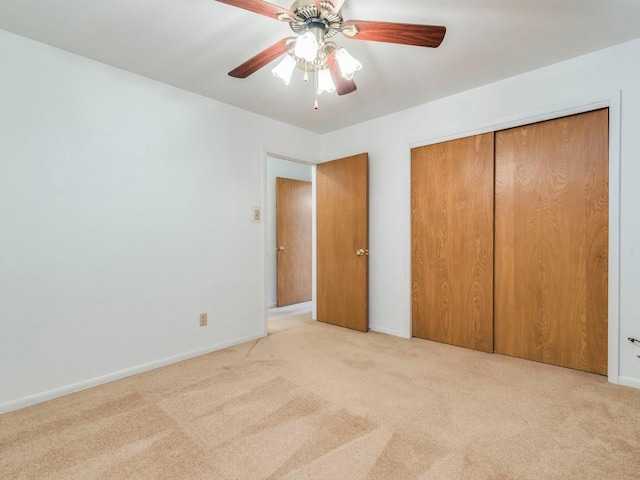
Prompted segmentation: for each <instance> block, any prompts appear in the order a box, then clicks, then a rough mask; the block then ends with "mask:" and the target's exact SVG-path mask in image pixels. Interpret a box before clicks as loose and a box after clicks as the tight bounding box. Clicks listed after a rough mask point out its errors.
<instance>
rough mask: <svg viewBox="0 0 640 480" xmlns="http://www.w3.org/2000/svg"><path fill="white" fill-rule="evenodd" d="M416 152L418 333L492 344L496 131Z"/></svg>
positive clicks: (478, 345)
mask: <svg viewBox="0 0 640 480" xmlns="http://www.w3.org/2000/svg"><path fill="white" fill-rule="evenodd" d="M411 160H412V161H411V202H412V205H411V216H412V223H411V226H412V297H413V298H412V321H413V335H414V336H416V337H421V338H426V339H429V340H435V341H438V342H444V343H450V344H453V345H459V346H463V347H468V348H473V349H476V350H482V351H485V352H493V183H494V182H493V133H488V134H485V135H478V136H475V137H469V138H462V139H459V140H453V141H450V142H444V143H439V144H436V145H428V146H426V147H421V148H416V149H414V150H412V159H411Z"/></svg>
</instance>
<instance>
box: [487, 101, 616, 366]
mask: <svg viewBox="0 0 640 480" xmlns="http://www.w3.org/2000/svg"><path fill="white" fill-rule="evenodd" d="M607 245H608V111H607V110H598V111H594V112H589V113H585V114H581V115H575V116H572V117H566V118H561V119H558V120H552V121H548V122H542V123H537V124H534V125H528V126H524V127H518V128H513V129H510V130H505V131H501V132H497V133H496V197H495V255H496V258H495V320H494V321H495V351H496V353H502V354H505V355H512V356H516V357H521V358H527V359H530V360H536V361H541V362H545V363H550V364H554V365H561V366H564V367H570V368H575V369H579V370H585V371H589V372H594V373H600V374H606V373H607V283H608V278H607V254H608V250H607Z"/></svg>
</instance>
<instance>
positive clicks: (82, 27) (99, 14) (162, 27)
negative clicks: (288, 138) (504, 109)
mask: <svg viewBox="0 0 640 480" xmlns="http://www.w3.org/2000/svg"><path fill="white" fill-rule="evenodd" d="M271 3H275V4H278V5H280V6H283V7H286V8H290V7H291V4H292V3H293V0H291V1H286V0H285V1H282V0H273V1H272V2H271ZM342 14H343V17H344V19H345V20H350V19H355V20H379V21H391V22H403V23H419V24H431V25H444V26H446V27H447V35H446V37H445V39H444V42H443V43H442V45H441V46H440V47H439V48H437V49H431V48H420V47H413V46H404V45H393V44H385V43H378V42H365V41H358V40H353V39H347V38H346V37H343V36H342V35H339V36H337V37H335V39H336V42H337V43H339V44H340V45H342V46H344V47H346V48H347V49H348V50H349V51H350V52H351V53H352V55H353V56H355V57H356V58H358V59H359V60H360V61H361V62H362V64H363V65H364V68H363V70H362V71H360V72H357V73H356V77H355V81H356V84H357V86H358V90H357V91H356V92H354V93H351V94H349V95H345V96H338V95H337V94H323V95H322V96H320V109H319V110H318V111H314V110H313V88H312V87H311V85H310V84H306V85H305V84H304V83H303V82H302V73H301V72H295V73H294V78H293V79H292V82H291V84H290V85H289V86H288V87H287V86H285V85H284V84H283V83H282V82H281V81H280V80H278V79H276V78H274V77H273V76H272V75H271V71H270V70H271V67H272V66H273V65H268V66H267V67H265V68H263V69H262V70H260V71H258V72H257V73H255V74H253V75H252V76H250V77H249V78H247V79H244V80H239V79H235V78H231V77H229V76H228V75H227V72H228V71H230V70H231V69H233V68H235V67H236V66H238V65H239V64H240V63H242V62H244V61H245V60H248V59H249V58H250V57H252V56H253V55H255V54H256V53H258V52H259V51H261V50H263V49H264V48H266V47H268V46H270V45H271V44H273V43H274V42H276V41H277V40H279V39H281V38H283V37H286V36H289V35H291V34H292V32H291V30H290V28H289V26H288V25H287V24H286V23H284V22H278V21H276V20H272V19H269V18H267V17H264V16H262V15H258V14H255V13H252V12H249V11H246V10H242V9H239V8H235V7H232V6H229V5H226V4H223V3H219V2H216V1H214V0H48V1H43V0H0V28H1V29H4V30H7V31H9V32H13V33H16V34H19V35H23V36H25V37H28V38H32V39H34V40H37V41H40V42H43V43H47V44H50V45H53V46H55V47H58V48H61V49H64V50H68V51H70V52H73V53H76V54H79V55H82V56H85V57H88V58H91V59H94V60H97V61H99V62H103V63H106V64H109V65H113V66H116V67H119V68H122V69H124V70H128V71H130V72H134V73H138V74H140V75H144V76H145V77H149V78H153V79H155V80H159V81H161V82H165V83H168V84H170V85H174V86H176V87H180V88H183V89H185V90H189V91H191V92H195V93H198V94H201V95H204V96H207V97H211V98H214V99H216V100H220V101H222V102H225V103H229V104H232V105H236V106H238V107H240V108H243V109H246V110H250V111H252V112H256V113H259V114H261V115H265V116H267V117H271V118H274V119H277V120H281V121H283V122H286V123H289V124H292V125H297V126H299V127H302V128H305V129H307V130H311V131H315V132H318V133H326V132H330V131H333V130H337V129H340V128H343V127H346V126H349V125H353V124H356V123H360V122H363V121H366V120H370V119H372V118H376V117H379V116H382V115H386V114H389V113H392V112H396V111H399V110H402V109H405V108H408V107H411V106H414V105H419V104H421V103H425V102H427V101H430V100H434V99H437V98H441V97H445V96H448V95H451V94H454V93H456V92H461V91H464V90H468V89H470V88H473V87H477V86H480V85H483V84H487V83H490V82H493V81H496V80H499V79H502V78H506V77H510V76H513V75H515V74H518V73H522V72H525V71H529V70H533V69H535V68H538V67H541V66H544V65H549V64H552V63H555V62H558V61H561V60H564V59H567V58H571V57H575V56H578V55H581V54H584V53H588V52H591V51H594V50H599V49H602V48H605V47H608V46H611V45H615V44H617V43H621V42H625V41H627V40H631V39H634V38H638V37H640V1H637V0H535V1H534V0H347V1H346V2H345V4H344V7H343V10H342ZM629 61H634V62H637V61H638V59H629ZM275 63H277V61H276V62H274V64H275ZM0 65H1V63H0Z"/></svg>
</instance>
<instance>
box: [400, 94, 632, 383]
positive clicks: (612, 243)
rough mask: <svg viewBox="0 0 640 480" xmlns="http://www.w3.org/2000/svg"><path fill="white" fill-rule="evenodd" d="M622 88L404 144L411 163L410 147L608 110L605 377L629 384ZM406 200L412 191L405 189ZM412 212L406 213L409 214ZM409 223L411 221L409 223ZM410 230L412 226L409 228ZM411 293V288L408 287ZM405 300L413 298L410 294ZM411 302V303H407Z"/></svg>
mask: <svg viewBox="0 0 640 480" xmlns="http://www.w3.org/2000/svg"><path fill="white" fill-rule="evenodd" d="M621 95H622V92H621V90H613V91H609V92H603V93H601V94H598V95H589V96H581V97H576V98H573V99H569V100H567V101H566V102H563V103H562V104H556V105H550V106H547V107H544V108H541V109H538V110H534V111H527V112H524V113H521V114H517V115H513V116H511V117H506V118H501V119H495V120H491V121H488V122H483V123H481V124H479V125H475V126H471V127H469V128H467V129H465V130H453V131H451V132H450V133H448V134H446V135H440V136H438V137H431V138H427V139H418V140H414V141H410V142H408V143H407V152H408V153H407V155H406V157H407V162H408V163H409V168H410V164H411V149H413V148H418V147H422V146H425V145H432V144H434V143H441V142H446V141H449V140H455V139H458V138H463V137H469V136H472V135H478V134H482V133H488V132H495V131H498V130H506V129H508V128H514V127H520V126H523V125H528V124H531V123H538V122H543V121H545V120H553V119H556V118H561V117H567V116H570V115H576V114H578V113H585V112H590V111H593V110H599V109H602V108H608V109H609V265H608V269H609V285H608V290H609V300H608V301H609V305H608V359H607V367H608V368H607V370H608V373H607V378H608V380H609V382H611V383H616V384H617V383H622V384H627V385H628V384H630V383H629V382H628V381H626V379H624V378H623V379H621V378H620V213H621V212H620V122H621ZM407 195H408V198H409V202H410V199H411V192H410V191H409V192H408V194H407ZM410 213H411V212H409V215H410ZM409 225H410V222H409ZM409 228H410V229H411V226H410V227H409ZM411 235H412V233H411V232H410V233H409V245H408V248H409V252H410V253H411V239H412V236H411ZM411 258H412V255H411V254H410V255H409V256H408V265H407V266H406V268H407V271H408V272H409V273H408V275H409V285H411V261H412V260H411ZM409 292H410V293H411V289H409ZM408 301H409V302H411V301H412V298H411V296H409V298H408ZM409 305H411V303H409ZM412 320H413V319H412V318H411V311H409V316H408V319H407V321H406V324H405V328H406V331H407V332H409V336H412Z"/></svg>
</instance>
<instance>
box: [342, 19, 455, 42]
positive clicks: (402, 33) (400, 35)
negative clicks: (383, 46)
mask: <svg viewBox="0 0 640 480" xmlns="http://www.w3.org/2000/svg"><path fill="white" fill-rule="evenodd" d="M342 29H343V30H342V33H344V34H345V35H346V36H348V37H350V38H355V39H356V40H371V41H374V42H387V43H399V44H402V45H416V46H418V47H432V48H436V47H437V46H439V45H440V44H441V43H442V40H443V39H444V34H445V33H446V32H447V29H446V28H445V27H440V26H435V25H413V24H410V23H390V22H367V21H362V20H349V21H348V22H344V23H343V25H342Z"/></svg>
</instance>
